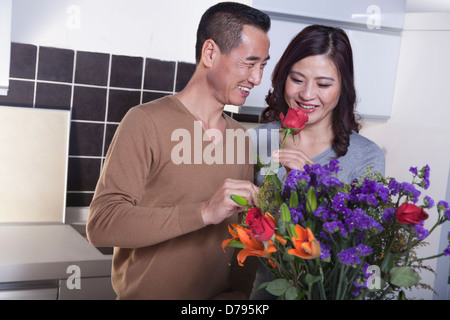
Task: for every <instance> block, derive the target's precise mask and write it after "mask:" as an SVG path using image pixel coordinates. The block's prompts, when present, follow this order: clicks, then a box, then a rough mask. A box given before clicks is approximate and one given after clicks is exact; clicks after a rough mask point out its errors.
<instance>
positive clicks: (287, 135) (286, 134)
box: [280, 130, 291, 149]
mask: <svg viewBox="0 0 450 320" xmlns="http://www.w3.org/2000/svg"><path fill="white" fill-rule="evenodd" d="M290 134H291V130H286V131H285V132H284V138H283V142H282V143H281V147H280V149H283V146H284V144H285V142H286V140H287V138H288V137H289V136H290Z"/></svg>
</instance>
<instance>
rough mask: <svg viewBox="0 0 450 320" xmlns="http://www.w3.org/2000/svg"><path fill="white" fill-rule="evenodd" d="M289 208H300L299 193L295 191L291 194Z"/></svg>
mask: <svg viewBox="0 0 450 320" xmlns="http://www.w3.org/2000/svg"><path fill="white" fill-rule="evenodd" d="M289 207H291V208H292V207H294V208H297V207H298V194H297V191H295V190H293V191H292V193H291V197H290V198H289Z"/></svg>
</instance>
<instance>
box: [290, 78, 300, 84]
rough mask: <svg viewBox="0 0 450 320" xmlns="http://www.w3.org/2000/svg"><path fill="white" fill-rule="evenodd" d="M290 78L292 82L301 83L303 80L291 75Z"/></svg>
mask: <svg viewBox="0 0 450 320" xmlns="http://www.w3.org/2000/svg"><path fill="white" fill-rule="evenodd" d="M291 80H292V81H293V82H294V83H303V81H302V80H300V79H297V78H293V77H291Z"/></svg>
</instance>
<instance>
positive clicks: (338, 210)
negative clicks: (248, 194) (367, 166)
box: [283, 160, 450, 295]
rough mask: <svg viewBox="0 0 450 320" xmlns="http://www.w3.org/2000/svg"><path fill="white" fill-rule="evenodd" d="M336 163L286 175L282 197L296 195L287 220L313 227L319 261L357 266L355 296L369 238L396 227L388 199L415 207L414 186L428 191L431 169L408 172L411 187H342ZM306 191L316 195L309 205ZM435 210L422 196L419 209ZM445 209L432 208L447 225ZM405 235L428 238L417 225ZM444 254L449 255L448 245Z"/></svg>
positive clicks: (361, 284) (386, 182)
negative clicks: (441, 214)
mask: <svg viewBox="0 0 450 320" xmlns="http://www.w3.org/2000/svg"><path fill="white" fill-rule="evenodd" d="M338 164H339V161H338V160H333V161H331V162H330V163H329V164H328V165H324V166H321V165H319V164H312V165H309V164H306V165H305V166H304V168H303V170H291V171H290V172H289V175H288V176H287V177H286V179H285V183H284V189H283V196H284V198H285V199H289V198H290V196H291V193H292V191H294V190H295V191H296V193H297V195H298V203H299V204H298V206H296V207H291V208H290V213H291V216H292V219H293V221H294V222H295V223H296V224H299V225H301V226H303V227H306V226H308V227H309V228H311V226H312V231H313V233H314V235H315V236H316V238H317V240H318V241H319V243H320V248H321V255H320V259H321V260H322V261H324V262H332V263H331V264H327V265H330V266H338V265H339V263H340V264H343V265H348V266H352V267H356V268H352V270H355V271H351V272H356V273H355V276H354V277H353V279H356V280H354V283H353V285H354V286H353V287H354V291H353V292H352V294H354V295H358V294H359V292H360V290H361V289H363V288H365V286H366V281H365V280H366V279H367V278H368V277H369V276H370V274H367V273H366V270H367V267H368V264H367V263H365V262H366V261H370V258H366V257H367V256H369V255H371V254H372V253H373V251H374V250H373V248H371V247H370V246H369V245H368V244H370V243H374V242H373V241H372V240H373V239H374V238H373V237H374V236H376V235H377V234H379V233H380V232H381V231H382V230H383V226H382V225H385V226H386V225H388V224H390V223H396V220H397V219H396V216H395V214H396V213H395V212H396V208H395V206H394V205H393V202H392V201H393V199H392V198H393V197H397V198H398V200H400V198H401V197H405V196H406V198H407V202H412V203H414V204H415V203H417V202H418V200H419V197H420V195H421V192H420V191H419V190H417V189H416V186H418V187H421V188H423V189H427V188H428V187H429V186H430V180H429V176H430V168H429V167H428V165H427V166H425V167H423V168H422V169H421V170H418V169H417V168H413V167H411V168H410V171H411V172H412V173H413V175H414V178H418V179H420V181H419V182H417V181H414V179H413V183H406V182H402V183H400V182H397V181H396V180H395V179H393V178H387V179H385V178H381V177H380V178H378V177H375V178H373V177H370V176H368V177H365V178H364V179H361V180H359V181H358V180H355V181H353V182H352V183H351V184H350V185H347V184H344V183H342V182H341V181H340V180H339V179H338V178H337V174H338V173H339V171H340V168H339V166H338ZM311 187H312V188H314V191H315V199H313V200H311V195H310V194H308V190H310V188H311ZM313 198H314V197H313ZM308 201H310V202H309V203H310V204H311V203H312V202H313V203H314V206H313V207H314V208H313V212H312V213H311V211H309V210H308V211H307V210H306V208H307V202H308ZM397 206H398V204H397ZM434 206H435V202H434V200H433V199H432V198H431V197H429V196H425V197H423V205H422V206H421V207H422V208H427V209H431V208H433V207H434ZM449 207H450V206H449V204H448V203H447V202H445V201H439V202H438V203H437V209H438V210H439V212H440V213H441V212H444V215H443V219H447V220H450V209H449ZM308 208H310V206H308ZM409 230H410V231H413V232H414V233H415V237H416V239H417V240H422V239H425V238H426V237H427V236H428V235H429V231H428V230H426V229H425V228H424V227H423V225H420V224H415V225H413V226H410V229H409ZM449 240H450V233H449ZM350 246H351V247H350ZM444 254H445V255H450V245H449V247H448V248H447V249H446V250H445V252H444ZM359 273H360V275H357V274H359Z"/></svg>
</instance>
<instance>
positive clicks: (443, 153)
mask: <svg viewBox="0 0 450 320" xmlns="http://www.w3.org/2000/svg"><path fill="white" fill-rule="evenodd" d="M403 29H404V31H403V33H402V43H401V49H400V57H399V65H398V69H397V79H396V85H395V90H394V100H393V105H392V112H391V116H390V118H389V120H388V121H386V122H380V123H366V124H365V128H364V129H363V131H362V133H363V134H364V135H365V136H367V137H369V138H371V139H372V140H374V141H375V142H376V143H377V144H378V145H380V146H381V147H382V148H383V150H384V151H385V155H386V174H387V175H388V176H393V177H397V178H398V179H399V180H400V181H407V182H409V181H411V174H410V173H409V172H408V169H409V167H410V166H414V167H419V168H421V167H422V166H424V165H425V164H428V165H429V166H430V168H431V176H430V179H431V187H430V188H429V189H428V190H426V191H425V192H424V193H425V194H426V195H429V196H430V197H431V198H433V199H434V200H435V201H436V203H437V201H439V200H446V201H450V199H449V195H448V191H447V190H449V189H450V186H449V180H448V176H449V167H450V142H449V141H450V126H449V124H448V123H449V121H450V91H449V90H448V83H449V81H448V75H449V74H450V61H449V58H448V57H450V10H449V12H446V13H445V12H443V13H423V12H422V13H420V12H411V13H407V14H406V16H405V22H404V27H403ZM373 90H377V84H376V83H374V84H373ZM435 212H436V211H435V208H433V209H432V210H430V218H429V219H428V220H427V221H426V223H425V227H426V228H428V229H430V227H431V226H432V224H433V223H434V222H435V221H436V215H435ZM431 213H433V214H431ZM447 224H448V223H447ZM449 227H450V226H446V227H445V229H443V230H441V229H437V230H436V231H435V232H433V234H432V236H431V237H430V238H429V239H427V242H428V243H429V245H428V246H426V247H424V248H422V249H421V250H420V251H418V252H419V254H420V256H422V257H427V256H431V255H434V254H437V253H440V252H442V251H443V250H444V249H445V247H446V246H447V244H448V240H447V235H448V232H449ZM444 245H445V247H444ZM449 262H450V259H449V258H448V257H441V258H439V259H438V260H431V261H429V262H427V263H425V264H426V265H428V266H430V267H431V268H432V269H434V270H435V271H436V272H437V275H434V274H433V273H431V272H423V273H422V274H421V277H422V281H423V282H424V283H427V284H429V285H430V286H432V287H434V288H435V290H436V291H438V293H439V296H434V298H436V299H450V296H449V295H448V294H449V293H448V292H450V291H448V290H449V289H448V288H449V285H448V279H449V270H450V269H449V268H450V264H449ZM407 294H408V295H410V296H415V297H417V298H423V299H432V298H433V292H432V291H429V290H419V291H414V292H411V293H409V292H407Z"/></svg>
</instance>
